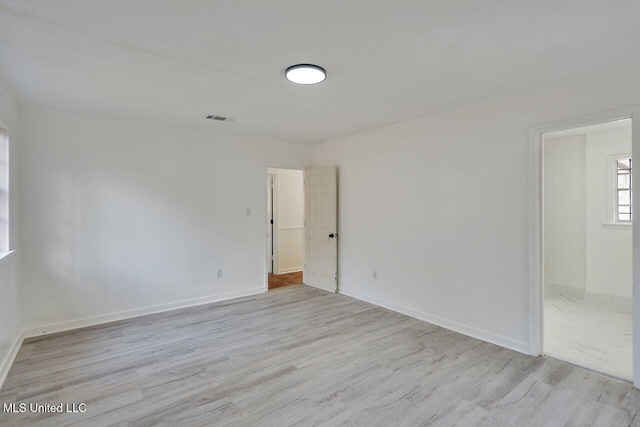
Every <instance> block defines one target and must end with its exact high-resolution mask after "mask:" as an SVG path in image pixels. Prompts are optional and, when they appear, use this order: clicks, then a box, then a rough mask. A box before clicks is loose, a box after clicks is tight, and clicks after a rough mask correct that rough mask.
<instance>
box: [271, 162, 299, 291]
mask: <svg viewBox="0 0 640 427" xmlns="http://www.w3.org/2000/svg"><path fill="white" fill-rule="evenodd" d="M304 199H305V195H304V172H303V171H302V170H295V169H275V168H268V169H267V218H266V221H267V266H266V268H267V273H268V289H269V290H273V289H278V288H282V287H285V286H295V285H300V284H302V282H303V267H304V244H305V243H304V221H305V200H304Z"/></svg>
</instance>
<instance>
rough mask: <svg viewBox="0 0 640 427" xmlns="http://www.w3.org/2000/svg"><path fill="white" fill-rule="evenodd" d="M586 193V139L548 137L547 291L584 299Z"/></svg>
mask: <svg viewBox="0 0 640 427" xmlns="http://www.w3.org/2000/svg"><path fill="white" fill-rule="evenodd" d="M605 182H606V181H605ZM586 191H587V190H586V136H585V135H573V136H567V137H561V138H545V140H544V269H545V271H544V279H545V289H546V290H551V289H552V288H553V289H554V290H556V291H561V292H567V293H572V294H574V295H575V296H579V297H583V296H584V291H585V285H586V274H587V273H586V272H587V267H586V260H587V254H586V252H587V249H586V248H587V227H586V211H587V201H586Z"/></svg>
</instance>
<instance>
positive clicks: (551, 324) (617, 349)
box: [544, 292, 633, 380]
mask: <svg viewBox="0 0 640 427" xmlns="http://www.w3.org/2000/svg"><path fill="white" fill-rule="evenodd" d="M544 318H545V322H544V353H545V355H547V356H549V357H555V358H557V359H560V360H563V361H566V362H569V363H573V364H576V365H579V366H583V367H585V368H589V369H593V370H595V371H598V372H602V373H605V374H608V375H612V376H614V377H617V378H622V379H625V380H631V379H632V376H633V367H632V335H631V334H632V320H633V319H632V311H631V310H630V309H627V308H622V307H620V306H616V305H613V304H607V303H603V302H596V301H590V300H584V299H578V298H574V297H569V296H565V295H561V294H555V293H550V292H547V293H545V304H544Z"/></svg>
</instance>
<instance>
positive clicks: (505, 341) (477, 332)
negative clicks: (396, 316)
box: [338, 288, 529, 354]
mask: <svg viewBox="0 0 640 427" xmlns="http://www.w3.org/2000/svg"><path fill="white" fill-rule="evenodd" d="M338 292H339V293H341V294H344V295H347V296H350V297H353V298H356V299H359V300H362V301H365V302H368V303H371V304H375V305H378V306H380V307H384V308H387V309H389V310H392V311H396V312H398V313H402V314H406V315H407V316H411V317H414V318H416V319H419V320H423V321H425V322H428V323H432V324H434V325H436V326H440V327H442V328H445V329H449V330H451V331H454V332H458V333H460V334H463V335H467V336H470V337H473V338H477V339H479V340H482V341H486V342H489V343H491V344H496V345H499V346H501V347H505V348H508V349H510V350H514V351H517V352H519V353H524V354H529V344H528V343H526V342H523V341H516V340H513V339H511V338H507V337H503V336H501V335H497V334H493V333H491V332H487V331H483V330H481V329H476V328H472V327H470V326H467V325H463V324H461V323H457V322H453V321H451V320H447V319H443V318H441V317H438V316H433V315H431V314H427V313H423V312H421V311H417V310H414V309H411V308H408V307H404V306H401V305H398V304H394V303H392V302H389V301H385V300H382V299H379V298H375V297H371V296H368V295H365V294H363V293H360V292H357V291H352V290H350V289H344V288H340V290H339V291H338Z"/></svg>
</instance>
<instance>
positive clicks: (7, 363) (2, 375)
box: [0, 334, 23, 389]
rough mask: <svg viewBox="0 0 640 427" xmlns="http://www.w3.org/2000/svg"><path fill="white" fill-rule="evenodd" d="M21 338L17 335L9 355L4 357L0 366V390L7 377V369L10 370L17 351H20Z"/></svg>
mask: <svg viewBox="0 0 640 427" xmlns="http://www.w3.org/2000/svg"><path fill="white" fill-rule="evenodd" d="M22 340H23V338H22V336H21V335H20V334H18V336H17V337H16V339H15V340H14V341H13V344H11V348H10V349H9V353H7V355H6V356H5V357H4V360H3V361H2V365H0V389H2V385H3V384H4V380H6V379H7V375H8V374H9V369H11V365H13V361H14V360H15V359H16V356H17V355H18V350H20V346H21V345H22Z"/></svg>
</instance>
